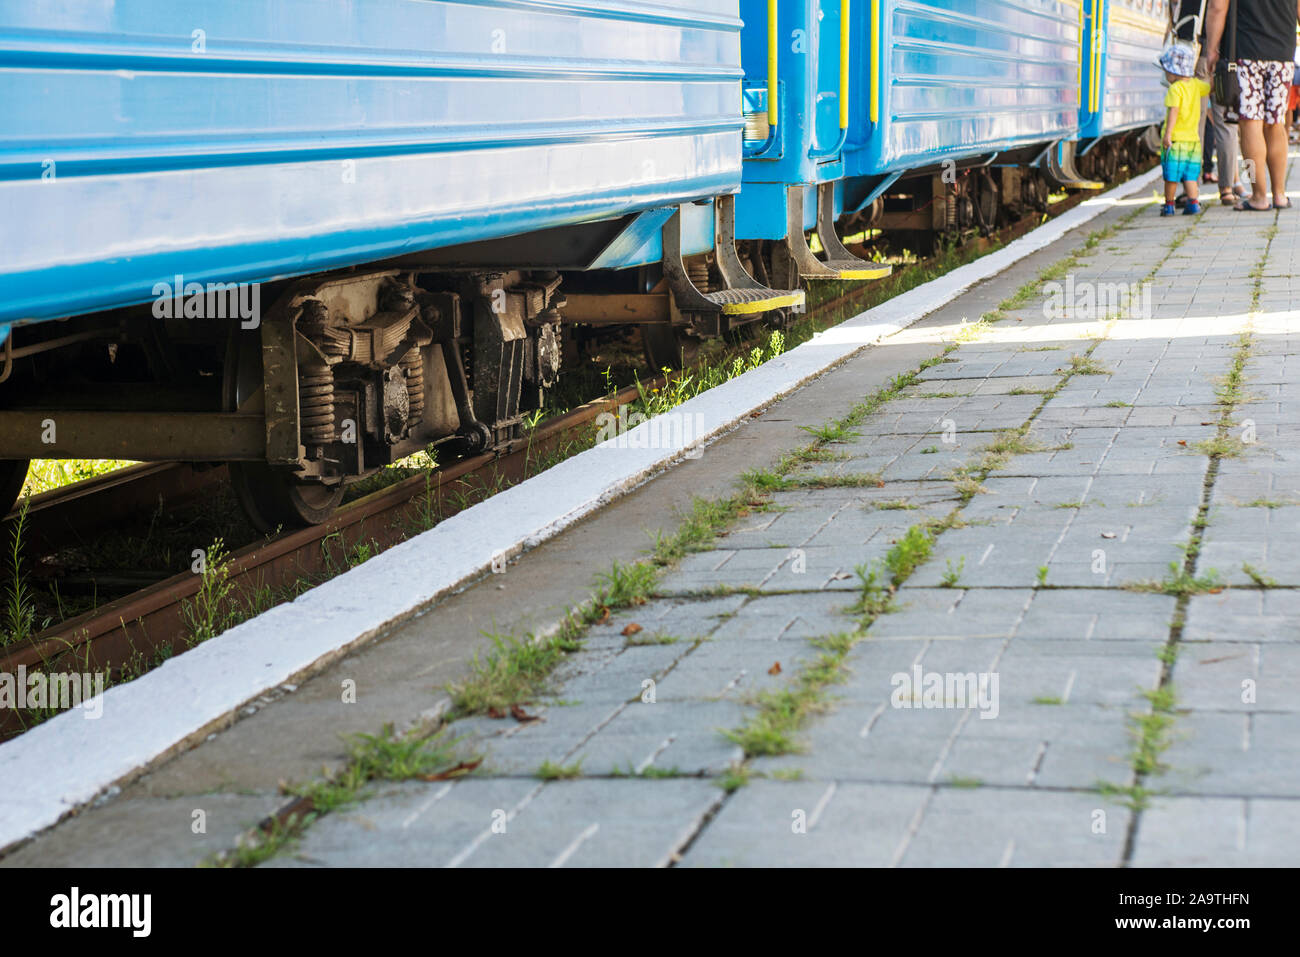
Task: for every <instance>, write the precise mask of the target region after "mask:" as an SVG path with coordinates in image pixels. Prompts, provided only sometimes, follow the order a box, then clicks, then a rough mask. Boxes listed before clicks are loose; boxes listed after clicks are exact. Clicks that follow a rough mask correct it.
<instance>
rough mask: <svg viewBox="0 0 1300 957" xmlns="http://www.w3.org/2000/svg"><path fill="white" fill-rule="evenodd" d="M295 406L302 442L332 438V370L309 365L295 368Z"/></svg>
mask: <svg viewBox="0 0 1300 957" xmlns="http://www.w3.org/2000/svg"><path fill="white" fill-rule="evenodd" d="M298 408H299V416H300V419H301V423H302V442H303V444H304V445H321V444H324V443H326V442H333V441H334V370H333V369H331V368H329V367H328V366H308V367H306V368H303V369H300V370H299V371H298Z"/></svg>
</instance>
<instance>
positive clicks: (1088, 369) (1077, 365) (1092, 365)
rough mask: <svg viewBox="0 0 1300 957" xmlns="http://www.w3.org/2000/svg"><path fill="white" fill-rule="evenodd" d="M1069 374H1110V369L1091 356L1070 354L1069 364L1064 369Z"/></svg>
mask: <svg viewBox="0 0 1300 957" xmlns="http://www.w3.org/2000/svg"><path fill="white" fill-rule="evenodd" d="M1066 371H1067V372H1069V373H1070V374H1071V375H1110V374H1111V370H1110V369H1108V368H1106V366H1104V365H1102V363H1100V362H1098V361H1097V360H1096V359H1094V358H1093V357H1092V356H1070V366H1069V368H1068V369H1067V370H1066Z"/></svg>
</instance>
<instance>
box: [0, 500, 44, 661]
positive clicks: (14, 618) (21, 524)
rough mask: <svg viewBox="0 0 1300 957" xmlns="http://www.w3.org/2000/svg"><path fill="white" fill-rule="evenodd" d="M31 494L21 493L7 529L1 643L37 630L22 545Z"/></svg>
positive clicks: (34, 605)
mask: <svg viewBox="0 0 1300 957" xmlns="http://www.w3.org/2000/svg"><path fill="white" fill-rule="evenodd" d="M31 504H32V500H31V496H30V495H24V496H23V498H22V503H21V504H20V505H19V506H18V515H17V517H16V518H15V519H14V522H13V526H12V527H11V528H10V533H9V549H8V554H7V555H6V557H7V558H8V559H9V568H8V576H7V578H6V581H5V596H4V608H3V626H4V631H3V633H0V646H4V645H9V644H13V643H14V642H16V641H23V640H25V639H27V638H30V637H31V636H32V634H33V633H35V631H36V630H37V629H36V627H35V625H36V604H35V600H34V596H33V595H32V592H31V589H30V588H29V587H28V584H27V573H26V572H25V571H24V570H23V563H24V559H23V549H24V547H25V544H24V543H25V540H26V537H27V512H28V509H30V508H31Z"/></svg>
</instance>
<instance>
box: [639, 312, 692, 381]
mask: <svg viewBox="0 0 1300 957" xmlns="http://www.w3.org/2000/svg"><path fill="white" fill-rule="evenodd" d="M640 329H641V345H642V348H643V350H644V352H645V361H646V365H647V366H649V367H650V368H651V369H653V370H654V372H655V374H656V375H657V374H658V373H659V372H660V370H662V369H680V368H682V366H684V365H689V364H690V363H691V361H692V360H693V359H694V358H695V356H696V355H697V354H698V353H699V351H700V340H698V339H696V338H694V337H693V336H689V335H687V334H686V333H685V332H684V331H682V330H681V329H680V328H679V327H676V326H670V325H668V324H667V323H664V322H646V323H642V325H641V326H640Z"/></svg>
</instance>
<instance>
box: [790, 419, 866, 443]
mask: <svg viewBox="0 0 1300 957" xmlns="http://www.w3.org/2000/svg"><path fill="white" fill-rule="evenodd" d="M799 428H801V429H803V431H805V432H807V433H808V434H809V435H811V436H812V437H813V438H815V439H816V440H817V441H818V442H820V443H821V444H823V445H829V444H830V443H832V442H847V441H848V440H849V439H852V438H857V437H858V436H859V435H861V433H860V432H854V431H853V430H852V429H851V428H849V426H848V425H847V424H846V423H844V422H827V423H826V424H825V425H801V426H799Z"/></svg>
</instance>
